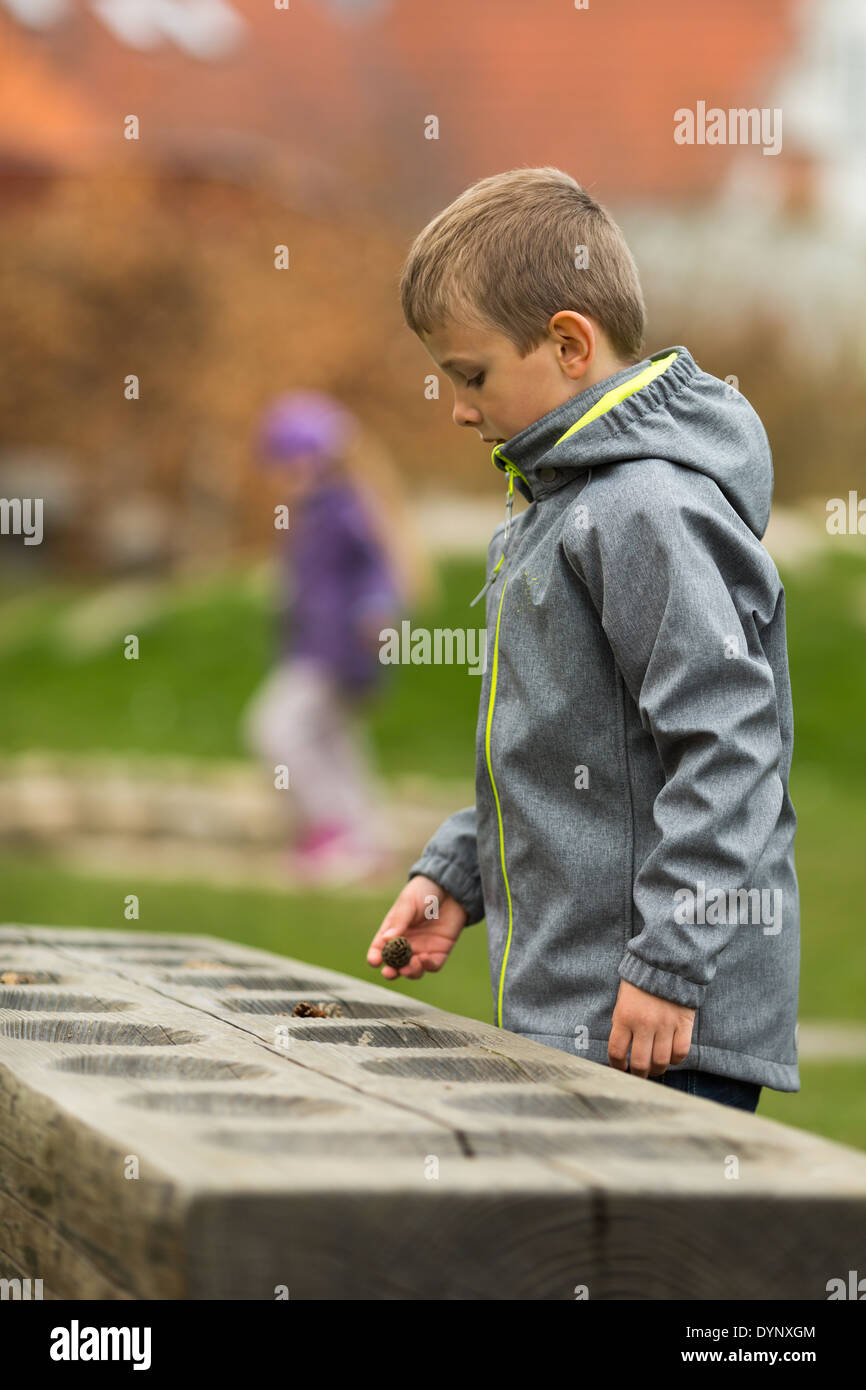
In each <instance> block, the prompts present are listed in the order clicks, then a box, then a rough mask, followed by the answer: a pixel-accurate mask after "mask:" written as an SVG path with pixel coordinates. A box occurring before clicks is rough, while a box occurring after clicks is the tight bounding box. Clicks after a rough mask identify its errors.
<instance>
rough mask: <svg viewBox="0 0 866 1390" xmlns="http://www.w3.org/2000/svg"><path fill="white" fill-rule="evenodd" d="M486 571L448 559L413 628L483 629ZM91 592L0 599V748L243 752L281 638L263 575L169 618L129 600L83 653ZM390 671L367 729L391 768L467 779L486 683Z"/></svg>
mask: <svg viewBox="0 0 866 1390" xmlns="http://www.w3.org/2000/svg"><path fill="white" fill-rule="evenodd" d="M483 574H484V562H483V558H482V559H480V560H478V561H455V562H454V563H452V564H450V565H448V566H447V567H446V568H445V569H444V571H443V575H442V590H443V594H442V600H441V602H440V604H439V605H438V606H437V608H436V610H435V612H430V611H426V612H425V611H419V612H417V613H414V614H413V615H412V623H413V626H416V627H417V626H426V627H443V628H446V627H450V628H464V629H465V628H467V627H476V628H477V627H478V624H479V616H478V615H479V608H477V607H476V608H474V609H470V608H469V599H470V598H472V597H473V596H474V594H475V593H477V591H478V589H479V587H480V583H481V580H482V579H483ZM479 576H480V577H479ZM93 592H94V591H93V590H92V588H88V587H85V586H81V587H80V588H79V589H78V590H77V591H76V590H73V589H72V587H71V586H68V585H67V586H64V588H63V589H62V590H60V589H57V588H52V587H50V586H49V587H46V588H44V589H41V590H38V591H37V592H36V593H34V594H33V595H26V594H25V595H22V596H20V597H19V598H17V599H13V600H12V601H11V602H9V603H7V604H0V753H2V752H14V751H18V750H21V749H27V748H52V747H53V748H58V749H63V750H65V751H67V752H85V751H101V752H123V753H133V752H136V753H161V754H182V755H184V756H185V757H203V758H207V757H218V758H236V757H242V756H244V755H245V754H246V752H247V750H246V749H245V748H244V746H243V742H242V737H241V732H240V727H239V715H240V713H241V711H242V709H243V707H244V704H245V703H246V701H247V700H248V699H249V697H250V696H251V695H252V693H253V691H254V690H255V688H256V686H257V685H258V683H259V682H260V681H261V680H262V678H263V677H264V675H265V672H266V670H267V666H268V662H269V661H270V659H271V656H272V646H273V642H274V638H275V624H274V622H273V619H272V617H271V612H270V609H269V602H270V596H269V594H268V592H267V590H266V589H264V588H263V586H262V585H261V582H260V580H259V576H258V574H257V573H256V572H251V571H248V570H243V571H240V572H238V573H234V574H226V575H223V576H220V577H219V578H217V579H214V578H210V579H206V580H200V581H198V582H188V583H187V584H185V585H184V586H182V587H180V586H178V587H177V588H176V589H175V590H174V591H173V592H172V593H171V594H170V595H169V601H168V602H167V603H166V606H165V608H164V609H163V610H162V611H160V610H159V609H156V611H152V610H151V611H148V609H147V607H146V606H145V603H142V604H141V608H140V611H137V602H136V600H135V598H134V597H131V599H130V602H129V606H128V614H127V613H124V612H123V611H122V610H121V612H120V613H119V614H118V615H117V617H116V621H115V622H114V623H109V622H107V621H106V622H105V624H104V633H103V636H102V639H101V640H98V638H93V639H91V641H90V643H89V644H88V645H87V646H84V645H83V644H82V643H80V642H79V643H76V642H74V641H73V640H72V636H71V633H72V631H73V630H74V625H75V624H76V623H77V622H78V621H79V618H78V615H77V610H78V612H80V610H81V607H82V606H83V605H84V604H85V603H86V602H87V600H88V599H89V598H90V596H91V595H92V594H93ZM481 620H482V621H483V615H482V619H481ZM128 633H133V634H135V635H136V636H137V637H138V639H139V653H140V654H139V658H138V660H127V659H126V658H125V657H124V655H123V651H124V638H125V636H126V635H127V634H128ZM4 674H5V676H6V677H7V678H6V679H3V675H4ZM382 674H383V687H382V696H381V699H380V701H379V702H378V704H377V705H376V706H375V708H373V709H372V711H371V713H372V718H371V719H370V733H371V737H372V740H373V745H374V747H375V749H376V751H377V754H378V756H379V762H380V767H381V769H382V772H383V774H384V775H385V776H386V777H388V776H393V775H394V774H399V773H403V772H406V771H416V770H417V771H420V772H425V771H430V772H431V773H432V775H434V776H438V777H443V778H452V777H453V778H460V777H469V778H470V780H471V778H472V775H473V765H474V736H475V721H476V716H477V712H478V693H479V689H480V680H481V678H480V676H473V675H470V674H469V673H468V671H467V669H466V667H465V666H462V667H461V666H457V665H450V666H449V665H444V664H443V665H439V666H435V665H430V666H421V665H417V666H383V668H382Z"/></svg>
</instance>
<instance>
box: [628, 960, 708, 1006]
mask: <svg viewBox="0 0 866 1390" xmlns="http://www.w3.org/2000/svg"><path fill="white" fill-rule="evenodd" d="M619 974H620V977H621V979H623V980H628V982H629V984H630V985H636V986H637V988H638V989H643V990H646V992H647V994H655V995H657V996H658V998H659V999H669V1000H670V1001H671V1003H672V1004H683V1005H685V1007H686V1008H688V1009H697V1008H699V1007H700V1005H701V1004H702V1003H703V1002H704V995H705V994H706V992H707V986H706V985H699V984H697V983H696V982H695V981H694V980H687V979H685V978H684V977H683V976H682V975H673V974H671V972H670V971H669V970H659V968H658V967H657V966H655V965H647V963H646V961H645V960H641V958H640V956H635V955H633V954H632V952H631V951H626V953H625V955H624V956H623V958H622V960H621V961H620V963H619Z"/></svg>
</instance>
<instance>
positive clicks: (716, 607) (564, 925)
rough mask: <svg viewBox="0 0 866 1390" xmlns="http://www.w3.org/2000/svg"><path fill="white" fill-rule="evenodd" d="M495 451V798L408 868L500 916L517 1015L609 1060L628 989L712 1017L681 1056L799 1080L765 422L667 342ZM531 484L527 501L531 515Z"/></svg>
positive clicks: (522, 1023)
mask: <svg viewBox="0 0 866 1390" xmlns="http://www.w3.org/2000/svg"><path fill="white" fill-rule="evenodd" d="M493 462H494V464H495V465H496V467H497V468H499V469H501V470H502V471H503V472H504V473H506V474H507V475H508V494H507V501H508V509H507V515H506V522H505V523H504V524H503V525H501V526H499V527H497V529H496V531H495V532H494V534H493V537H492V540H491V542H490V546H489V549H488V554H487V578H488V582H487V585H486V586H485V589H484V590H482V593H485V592H486V602H487V635H488V642H487V661H486V668H485V670H484V673H483V675H482V678H481V694H480V708H479V717H478V727H477V734H476V800H475V805H474V806H467V807H465V808H464V809H463V810H460V811H457V812H456V813H455V814H454V815H453V816H451V817H450V818H449V819H448V820H446V821H445V823H444V824H443V825H442V826H441V827H440V828H439V830H438V831H437V832H436V834H435V835H433V837H432V838H431V839H430V841H429V842H428V844H427V845H426V846H425V848H424V850H423V852H422V854H421V856H420V858H419V859H417V860H416V862H415V863H414V864H413V865H412V866H411V868H410V870H409V878H411V877H412V876H413V875H414V874H418V873H423V874H426V875H428V876H429V877H430V878H432V879H433V880H434V881H435V882H437V883H439V884H441V886H442V887H443V888H445V889H447V890H448V891H449V892H450V893H452V894H453V895H454V897H455V898H457V899H458V900H459V901H460V902H461V903H462V904H463V905H464V906H465V907H466V909H467V911H468V912H469V922H470V923H473V922H479V921H481V920H482V918H486V923H487V937H488V947H489V953H490V977H491V985H492V989H493V1002H494V1022H495V1023H497V1024H498V1025H499V1026H500V1027H503V1028H507V1029H509V1030H511V1031H512V1032H515V1033H520V1034H522V1035H523V1036H524V1037H527V1038H532V1039H533V1040H535V1041H537V1042H542V1043H547V1044H548V1045H549V1046H550V1047H555V1048H560V1049H561V1050H562V1051H564V1052H572V1053H579V1054H581V1055H583V1056H586V1057H588V1058H589V1059H590V1060H592V1061H596V1062H601V1063H604V1064H607V1061H608V1057H607V1044H608V1039H609V1036H610V1029H611V1019H612V1015H613V1010H614V1006H615V1003H616V997H617V991H618V988H619V982H620V980H621V979H624V980H630V981H631V983H632V984H634V985H637V986H638V987H639V988H640V989H643V990H647V991H649V993H651V994H655V995H658V996H659V997H661V998H663V999H670V1000H673V1001H674V1002H676V1003H680V1004H685V1005H689V1006H690V1007H693V1008H696V1009H697V1013H696V1015H695V1024H694V1030H693V1034H692V1046H691V1049H690V1051H689V1055H688V1058H687V1059H686V1061H685V1062H684V1063H682V1066H683V1067H688V1068H697V1069H700V1070H703V1071H710V1072H716V1073H718V1074H721V1075H723V1076H731V1077H736V1078H739V1079H741V1080H743V1081H752V1082H757V1083H759V1084H762V1085H766V1086H771V1087H774V1088H775V1089H776V1090H780V1091H798V1090H799V1089H800V1078H799V1073H798V1069H797V994H798V986H799V960H800V943H799V900H798V889H797V878H796V873H795V868H794V851H793V840H794V829H795V825H796V816H795V814H794V808H793V806H792V804H791V800H790V797H789V795H788V774H789V770H790V765H791V753H792V741H793V721H792V711H791V690H790V682H789V677H788V660H787V651H786V644H785V595H784V589H783V587H782V584H781V581H780V579H779V575H778V572H777V570H776V566H775V564H774V563H773V561H772V559H771V558H770V556H769V554H768V553H767V551H766V550H765V549H764V547H763V545H762V544H761V540H760V538H761V537H762V536H763V534H764V531H765V529H766V526H767V521H768V519H769V512H770V499H771V495H772V486H773V471H772V462H771V455H770V449H769V445H768V443H767V436H766V433H765V431H764V428H763V426H762V424H761V421H760V419H759V418H758V416H757V414H756V413H755V411H754V410H753V409H752V407H751V406H750V405H749V403H748V401H747V400H746V399H745V398H744V397H743V396H741V395H740V394H739V393H738V392H737V391H735V390H733V389H732V388H731V387H730V386H727V385H726V384H725V383H724V382H721V381H719V380H718V379H717V378H716V377H713V376H710V375H709V374H708V373H707V372H704V371H702V370H701V369H700V368H699V367H698V365H697V364H696V362H695V361H694V358H693V357H692V356H691V354H690V353H689V352H688V350H687V349H686V348H685V347H675V348H666V349H665V350H664V351H663V352H660V353H655V354H653V356H652V357H649V358H645V359H644V361H643V362H641V363H639V364H638V365H637V366H633V367H629V368H627V369H625V370H624V371H622V372H619V373H617V374H616V375H615V376H612V377H608V378H607V379H606V380H605V381H603V382H601V383H599V384H598V385H597V386H595V387H592V388H590V389H589V390H587V391H583V392H581V393H580V394H579V395H578V396H576V397H574V398H572V399H571V400H569V401H567V402H566V403H565V404H563V405H561V406H558V407H557V408H556V409H555V410H552V411H550V412H549V413H548V414H547V415H545V416H543V417H542V418H541V419H540V420H537V421H535V423H534V424H532V425H530V426H528V428H527V429H525V430H522V431H521V432H520V433H519V434H517V435H515V436H514V437H513V438H512V439H510V440H508V441H507V443H505V444H503V445H497V447H496V448H495V449H494V450H493ZM514 486H517V487H518V488H519V489H520V491H521V492H522V493H523V495H524V496H525V497H526V498H527V500H528V501H529V502H530V503H531V505H530V506H528V507H527V508H526V510H525V511H523V512H522V513H520V514H519V515H518V516H517V518H516V519H515V520H514V521H513V522H512V520H511V507H510V503H511V499H512V496H513V488H514ZM480 597H481V595H478V598H480ZM475 601H476V600H473V602H475ZM677 1069H678V1068H677Z"/></svg>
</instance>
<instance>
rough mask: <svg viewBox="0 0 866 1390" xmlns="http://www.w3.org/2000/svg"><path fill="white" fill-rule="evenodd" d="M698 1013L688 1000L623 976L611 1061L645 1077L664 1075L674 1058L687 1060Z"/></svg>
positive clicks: (612, 1033) (609, 1054)
mask: <svg viewBox="0 0 866 1390" xmlns="http://www.w3.org/2000/svg"><path fill="white" fill-rule="evenodd" d="M695 1013H696V1010H695V1009H689V1008H686V1006H685V1005H684V1004H674V1003H672V1002H671V1000H670V999H659V997H658V995H656V994H648V993H647V991H646V990H645V989H638V987H637V985H632V984H629V982H628V980H620V982H619V993H618V995H617V998H616V1008H615V1009H614V1011H613V1019H612V1023H611V1030H610V1038H609V1039H608V1044H607V1057H608V1061H609V1062H610V1065H611V1066H612V1067H616V1069H617V1070H618V1071H631V1073H632V1075H633V1076H644V1077H645V1076H647V1075H649V1076H661V1074H662V1072H664V1071H667V1069H668V1067H669V1066H670V1065H671V1063H672V1062H673V1063H674V1064H676V1063H677V1062H684V1061H685V1060H686V1057H687V1056H688V1054H689V1047H690V1046H691V1041H692V1028H693V1027H694V1023H695ZM629 1047H631V1066H630V1067H629V1064H628V1050H629Z"/></svg>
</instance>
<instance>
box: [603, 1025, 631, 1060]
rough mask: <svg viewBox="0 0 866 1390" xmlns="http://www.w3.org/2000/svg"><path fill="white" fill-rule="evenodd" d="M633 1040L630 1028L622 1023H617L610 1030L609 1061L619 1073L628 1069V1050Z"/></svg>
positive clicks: (608, 1042)
mask: <svg viewBox="0 0 866 1390" xmlns="http://www.w3.org/2000/svg"><path fill="white" fill-rule="evenodd" d="M631 1039H632V1033H631V1029H630V1028H626V1027H625V1026H624V1025H623V1024H622V1023H615V1024H614V1025H613V1027H612V1028H611V1030H610V1037H609V1038H608V1041H607V1060H608V1061H609V1062H610V1065H611V1066H612V1067H615V1068H616V1069H617V1071H625V1070H626V1069H627V1067H628V1048H629V1043H630V1042H631Z"/></svg>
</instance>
